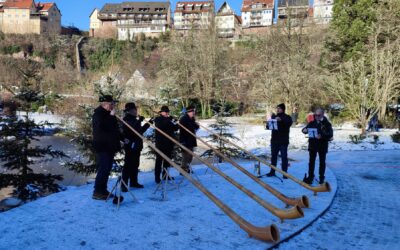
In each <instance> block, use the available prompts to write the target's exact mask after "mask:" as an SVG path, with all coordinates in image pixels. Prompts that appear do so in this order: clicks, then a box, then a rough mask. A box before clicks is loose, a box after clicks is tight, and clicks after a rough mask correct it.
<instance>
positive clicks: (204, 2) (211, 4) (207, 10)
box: [175, 1, 214, 13]
mask: <svg viewBox="0 0 400 250" xmlns="http://www.w3.org/2000/svg"><path fill="white" fill-rule="evenodd" d="M189 4H192V5H193V6H195V5H196V4H201V5H203V4H210V8H208V9H203V8H201V10H195V9H194V8H193V9H191V10H188V9H186V7H187V5H189ZM178 5H179V6H180V5H184V10H178ZM213 7H214V6H213V2H209V1H187V2H177V3H176V8H175V12H185V13H191V12H194V13H196V12H209V11H212V8H213Z"/></svg>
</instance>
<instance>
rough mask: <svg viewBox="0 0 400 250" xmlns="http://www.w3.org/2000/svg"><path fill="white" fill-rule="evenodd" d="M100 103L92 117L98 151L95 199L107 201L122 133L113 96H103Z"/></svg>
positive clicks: (94, 145)
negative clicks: (108, 184) (115, 156)
mask: <svg viewBox="0 0 400 250" xmlns="http://www.w3.org/2000/svg"><path fill="white" fill-rule="evenodd" d="M99 101H100V102H101V104H100V106H99V107H98V108H96V109H95V110H94V114H93V117H92V128H93V147H94V149H95V151H96V165H97V175H96V181H95V184H94V192H93V199H97V200H105V199H106V198H107V196H108V194H109V192H108V191H107V182H108V176H109V175H110V171H111V168H112V165H113V160H114V155H115V153H116V152H118V151H119V150H120V147H121V145H120V139H121V133H120V130H119V126H118V121H117V118H116V117H115V110H114V104H115V101H114V100H113V98H112V96H110V95H105V96H101V97H100V99H99Z"/></svg>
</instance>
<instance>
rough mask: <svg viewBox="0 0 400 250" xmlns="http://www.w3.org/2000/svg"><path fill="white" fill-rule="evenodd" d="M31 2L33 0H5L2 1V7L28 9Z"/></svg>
mask: <svg viewBox="0 0 400 250" xmlns="http://www.w3.org/2000/svg"><path fill="white" fill-rule="evenodd" d="M33 3H34V1H33V0H7V1H6V2H4V8H16V9H30V8H31V7H32V5H33Z"/></svg>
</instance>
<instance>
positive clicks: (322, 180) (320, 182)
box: [319, 176, 325, 184]
mask: <svg viewBox="0 0 400 250" xmlns="http://www.w3.org/2000/svg"><path fill="white" fill-rule="evenodd" d="M324 182H325V176H320V177H319V184H324Z"/></svg>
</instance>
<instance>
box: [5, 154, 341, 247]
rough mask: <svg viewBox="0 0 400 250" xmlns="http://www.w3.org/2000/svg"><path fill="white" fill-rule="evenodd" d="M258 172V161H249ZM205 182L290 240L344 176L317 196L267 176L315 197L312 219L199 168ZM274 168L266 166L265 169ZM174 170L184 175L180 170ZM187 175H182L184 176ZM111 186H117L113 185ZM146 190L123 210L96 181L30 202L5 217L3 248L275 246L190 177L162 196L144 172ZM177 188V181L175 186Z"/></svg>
mask: <svg viewBox="0 0 400 250" xmlns="http://www.w3.org/2000/svg"><path fill="white" fill-rule="evenodd" d="M242 165H244V166H247V168H248V169H249V171H253V163H252V162H242ZM219 167H220V168H221V169H222V170H223V171H224V172H225V173H227V174H228V175H229V176H231V177H233V178H234V179H235V180H237V181H238V182H240V183H241V184H243V185H245V186H246V187H247V188H249V189H250V190H252V191H253V192H254V193H256V194H257V195H259V196H260V197H261V198H262V199H264V200H265V201H267V202H270V203H271V204H273V205H275V206H276V207H279V208H281V209H285V205H284V204H283V203H282V202H281V201H280V200H278V199H277V198H276V197H274V196H272V195H271V194H270V193H269V192H267V191H266V190H264V189H263V188H262V187H261V186H259V185H258V184H256V183H255V182H254V181H252V180H251V179H250V178H248V177H246V176H245V175H243V174H242V173H240V172H239V171H238V170H236V169H234V168H233V167H232V166H230V165H228V164H222V165H220V166H219ZM194 168H195V172H196V175H197V176H198V177H199V179H200V181H201V183H202V184H203V185H204V186H205V187H207V188H208V189H209V190H210V191H211V192H213V193H214V194H215V195H216V196H217V197H219V198H220V199H221V200H222V201H223V202H225V203H226V204H227V205H228V206H229V207H231V208H232V209H233V210H234V211H236V212H237V213H238V214H239V215H241V216H243V218H245V219H246V220H248V221H249V222H251V223H253V224H254V225H257V226H266V225H270V224H272V223H275V224H276V225H277V226H278V228H279V229H280V232H281V239H285V238H286V237H289V236H290V235H291V234H293V233H294V232H296V231H298V230H300V229H301V228H302V227H304V225H306V224H308V223H310V222H311V221H312V220H314V218H315V217H316V216H317V215H319V214H320V213H321V212H322V211H324V210H325V209H326V208H327V207H328V206H329V204H330V202H331V200H332V198H333V196H334V193H335V191H336V179H335V177H334V175H333V174H332V173H331V172H330V171H328V173H327V180H328V181H329V182H330V184H331V186H332V192H330V193H320V194H318V196H313V195H312V193H311V192H310V191H308V190H306V189H304V188H302V187H300V186H299V185H298V184H296V183H294V182H293V181H290V180H284V181H283V183H282V182H281V181H280V180H279V179H278V178H264V179H261V180H262V181H265V182H267V183H268V184H270V185H272V186H273V187H275V188H276V189H278V190H280V191H281V192H282V193H284V194H285V195H287V196H292V197H299V196H300V195H307V196H308V197H309V199H310V203H311V208H308V209H304V213H305V217H304V218H300V219H296V220H287V221H284V222H283V223H281V222H280V221H279V219H278V218H276V217H274V216H273V215H272V214H271V213H269V212H268V211H266V210H265V209H264V208H263V207H261V206H259V205H258V204H257V203H256V202H255V201H253V200H252V199H250V198H249V197H247V196H246V195H244V194H243V193H242V192H241V191H239V190H238V189H236V188H234V187H233V186H232V185H230V184H229V183H227V182H226V181H225V180H223V179H222V178H221V177H219V176H218V175H217V174H215V173H211V171H208V172H207V173H205V170H206V169H205V167H204V166H195V167H194ZM305 168H306V164H305V163H301V164H296V166H292V167H291V168H290V170H289V171H290V173H292V174H293V175H295V176H297V177H298V178H302V176H303V174H304V172H305V171H306V170H305ZM263 172H264V173H265V172H266V168H263ZM172 175H174V176H178V175H177V173H176V172H175V171H173V173H172ZM181 178H182V177H180V176H178V177H177V180H180V179H181ZM114 181H115V180H113V181H111V182H110V183H109V186H110V187H111V185H112V183H113V182H114ZM140 181H141V182H142V183H143V184H144V185H145V188H144V189H143V190H134V191H133V192H134V195H135V196H136V197H137V198H138V199H139V200H141V201H143V203H134V202H133V201H132V199H131V198H130V197H129V196H128V195H127V194H125V195H124V197H125V201H124V203H123V204H122V206H121V207H120V209H119V210H118V211H117V210H116V208H115V206H114V205H113V204H111V203H110V202H108V203H105V202H104V201H94V200H92V199H91V194H92V189H93V185H86V186H81V187H70V188H69V189H68V190H67V191H65V192H61V193H57V194H54V195H51V196H48V197H45V198H42V199H39V200H37V201H34V202H30V203H28V204H26V205H24V206H21V207H18V208H15V209H13V210H10V211H7V212H4V213H2V214H0V224H1V227H0V249H50V248H53V247H55V246H57V249H77V248H90V249H265V248H266V247H270V246H272V245H271V244H269V243H265V242H261V241H258V240H255V239H250V238H248V236H247V234H246V233H245V232H244V231H242V230H241V229H240V228H239V226H238V225H236V224H235V223H234V222H232V221H231V220H230V219H229V218H228V217H227V216H226V215H225V214H224V213H223V212H222V211H221V210H220V209H219V208H218V207H216V206H215V205H214V204H213V203H212V202H211V201H210V200H208V198H207V197H205V196H204V195H203V194H202V193H201V192H200V191H198V190H197V189H196V188H195V187H194V186H192V185H191V184H190V183H188V182H187V181H184V182H183V184H182V185H181V187H180V188H179V190H176V189H173V190H170V191H168V193H167V200H166V201H160V198H161V194H160V193H159V192H158V193H156V194H154V193H153V191H154V190H155V187H156V186H155V183H154V175H153V173H152V172H150V173H143V174H141V175H140ZM170 188H171V189H172V188H173V185H170Z"/></svg>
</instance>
